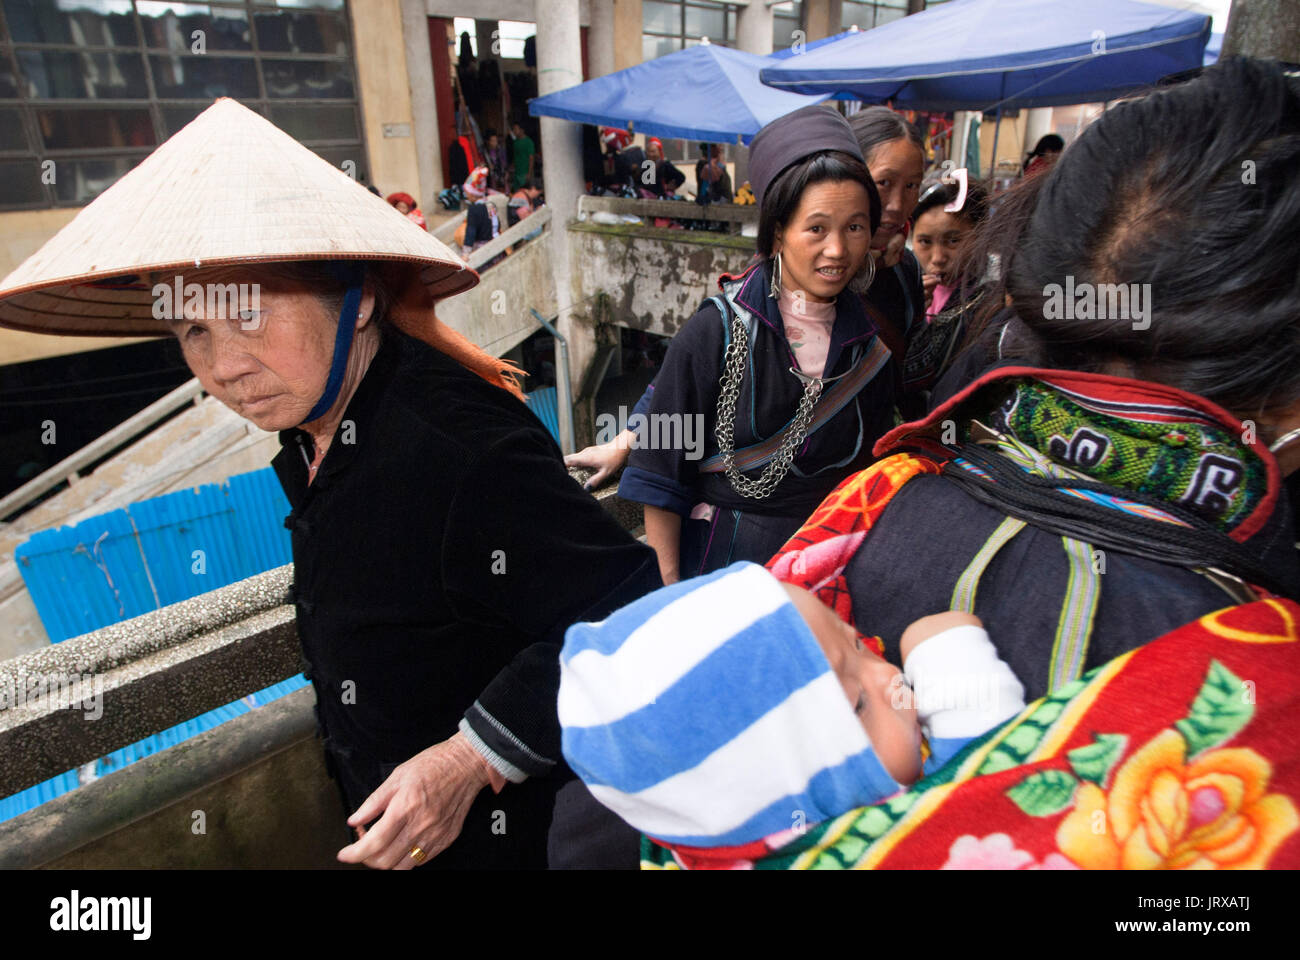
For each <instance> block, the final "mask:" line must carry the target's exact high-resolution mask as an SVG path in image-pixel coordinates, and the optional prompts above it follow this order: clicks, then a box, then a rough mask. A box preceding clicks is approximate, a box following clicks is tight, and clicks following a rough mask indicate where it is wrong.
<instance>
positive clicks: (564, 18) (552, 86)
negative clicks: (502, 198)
mask: <svg viewBox="0 0 1300 960" xmlns="http://www.w3.org/2000/svg"><path fill="white" fill-rule="evenodd" d="M579 23H580V21H579V15H578V0H537V92H538V94H539V95H540V96H546V94H548V93H554V92H555V91H557V90H563V89H565V88H566V87H572V86H574V85H575V84H579V83H582V36H581V30H580V26H579ZM639 36H640V33H639V31H638V38H639ZM539 120H540V121H541V129H542V143H541V153H542V177H543V180H544V185H545V189H546V204H547V206H549V207H550V208H551V214H552V220H551V233H552V236H551V263H552V265H553V269H554V271H555V300H556V307H557V308H558V310H559V315H560V317H559V321H558V322H557V323H556V326H557V327H559V330H560V333H561V334H562V335H563V336H564V338H565V339H566V340H567V341H568V342H569V382H570V383H574V384H578V383H581V382H582V374H583V371H585V370H586V369H587V365H588V364H589V363H590V362H591V360H592V357H594V356H595V353H596V337H595V331H594V329H593V327H592V325H591V324H590V323H589V322H587V321H586V319H585V318H583V317H578V316H575V310H574V309H573V307H574V305H575V301H576V299H577V298H576V297H575V295H574V288H573V273H574V272H573V270H572V269H571V267H570V264H569V234H568V229H567V224H568V222H569V221H570V220H572V219H573V218H574V217H575V216H577V213H578V197H579V196H581V195H582V192H583V180H582V128H581V127H580V126H579V125H578V124H576V123H572V122H570V121H568V120H557V119H556V118H554V117H540V118H539ZM525 308H526V304H519V309H521V310H523V309H525ZM565 440H566V438H565V437H563V436H561V437H560V446H561V447H562V448H564V449H566V450H567V449H570V448H569V447H568V446H567V445H566V443H565ZM570 442H572V440H571V439H570Z"/></svg>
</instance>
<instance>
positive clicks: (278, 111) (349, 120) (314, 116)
mask: <svg viewBox="0 0 1300 960" xmlns="http://www.w3.org/2000/svg"><path fill="white" fill-rule="evenodd" d="M271 122H272V123H274V124H275V125H276V126H277V127H279V128H280V129H281V130H283V131H284V132H285V133H287V134H289V136H291V137H293V138H294V139H295V140H359V139H361V130H360V128H359V126H358V124H357V113H356V111H355V110H354V109H353V108H352V107H281V106H274V107H272V108H271Z"/></svg>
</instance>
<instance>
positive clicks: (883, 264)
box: [871, 230, 907, 270]
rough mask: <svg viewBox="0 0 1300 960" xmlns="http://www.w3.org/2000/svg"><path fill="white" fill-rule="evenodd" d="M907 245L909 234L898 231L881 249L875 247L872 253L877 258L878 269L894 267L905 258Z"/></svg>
mask: <svg viewBox="0 0 1300 960" xmlns="http://www.w3.org/2000/svg"><path fill="white" fill-rule="evenodd" d="M906 246H907V234H906V233H904V232H903V231H901V230H900V231H898V233H895V234H894V235H893V236H892V237H890V238H889V242H888V243H886V244H885V246H884V248H883V249H881V250H875V249H873V250H872V251H871V255H872V256H873V257H875V258H876V269H878V270H879V269H892V268H894V267H896V266H898V264H899V261H901V260H902V259H903V249H904V248H905V247H906Z"/></svg>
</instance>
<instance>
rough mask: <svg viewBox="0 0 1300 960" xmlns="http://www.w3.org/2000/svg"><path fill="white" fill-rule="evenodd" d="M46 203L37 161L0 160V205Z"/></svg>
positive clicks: (39, 165)
mask: <svg viewBox="0 0 1300 960" xmlns="http://www.w3.org/2000/svg"><path fill="white" fill-rule="evenodd" d="M18 203H47V201H46V199H45V188H44V187H42V186H41V164H40V161H38V160H0V205H4V204H18Z"/></svg>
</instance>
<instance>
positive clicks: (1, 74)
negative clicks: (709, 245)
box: [0, 54, 18, 98]
mask: <svg viewBox="0 0 1300 960" xmlns="http://www.w3.org/2000/svg"><path fill="white" fill-rule="evenodd" d="M16 96H18V78H17V77H16V76H14V70H13V67H11V66H10V65H9V58H8V57H7V56H5V55H4V54H0V97H3V98H12V97H16Z"/></svg>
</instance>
